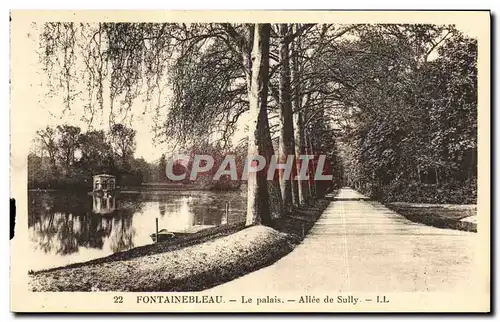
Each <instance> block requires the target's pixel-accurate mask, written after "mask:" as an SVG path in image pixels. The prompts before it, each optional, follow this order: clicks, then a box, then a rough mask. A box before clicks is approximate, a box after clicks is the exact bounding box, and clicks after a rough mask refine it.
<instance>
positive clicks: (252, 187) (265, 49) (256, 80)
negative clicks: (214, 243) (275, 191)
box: [246, 24, 271, 226]
mask: <svg viewBox="0 0 500 322" xmlns="http://www.w3.org/2000/svg"><path fill="white" fill-rule="evenodd" d="M270 28H271V26H270V25H269V24H255V31H254V37H253V49H252V67H251V77H250V84H247V85H249V86H248V88H249V92H248V100H249V116H250V122H249V123H248V130H249V132H248V155H249V156H254V155H257V154H259V153H261V152H265V149H264V148H265V147H264V144H263V137H264V133H263V132H264V131H265V124H263V123H265V120H267V110H266V111H265V120H263V118H264V115H263V112H262V108H263V107H266V104H267V91H268V83H267V82H268V76H269V37H270ZM259 123H260V126H258V125H259ZM267 125H268V124H267ZM267 127H268V126H267ZM267 131H268V129H267ZM247 184H248V198H247V216H246V225H247V226H249V225H253V224H260V223H262V224H265V225H268V224H269V223H270V222H271V214H270V207H269V193H268V190H267V189H268V187H267V173H266V172H265V171H259V172H257V173H255V172H250V173H249V175H248V181H247Z"/></svg>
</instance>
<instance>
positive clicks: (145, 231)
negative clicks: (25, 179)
mask: <svg viewBox="0 0 500 322" xmlns="http://www.w3.org/2000/svg"><path fill="white" fill-rule="evenodd" d="M28 198H29V206H28V226H29V238H30V249H31V250H32V252H33V253H32V254H29V256H27V257H29V258H28V260H29V261H30V267H31V269H33V270H38V269H44V268H50V267H57V266H61V265H67V264H70V263H77V262H82V261H87V260H90V259H94V258H98V257H102V256H107V255H110V254H112V253H116V252H120V251H124V250H127V249H130V248H133V247H137V246H143V245H147V244H151V243H152V240H151V237H150V235H151V234H152V233H154V232H155V229H156V223H155V218H158V222H159V229H163V228H165V229H167V230H169V231H172V232H188V233H194V232H196V231H199V230H201V229H204V228H208V227H213V226H219V225H224V224H227V223H233V222H238V221H243V220H244V218H245V207H246V194H245V193H242V192H210V191H172V192H168V193H162V194H150V193H148V194H137V195H118V196H117V197H111V198H102V197H94V196H90V195H87V194H86V193H74V192H73V193H67V192H29V194H28ZM226 202H229V213H228V215H227V216H226V215H225V210H224V209H225V204H226Z"/></svg>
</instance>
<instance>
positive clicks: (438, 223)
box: [386, 203, 477, 232]
mask: <svg viewBox="0 0 500 322" xmlns="http://www.w3.org/2000/svg"><path fill="white" fill-rule="evenodd" d="M386 206H387V207H388V208H389V209H391V210H394V211H396V212H397V213H398V214H400V215H402V216H404V217H405V218H407V219H408V220H411V221H413V222H417V223H422V224H425V225H428V226H433V227H436V228H444V229H456V230H463V231H469V232H477V224H476V223H473V222H468V221H462V220H461V219H463V218H467V217H470V216H473V215H475V213H476V208H475V206H473V205H471V206H469V205H433V204H412V203H388V204H386Z"/></svg>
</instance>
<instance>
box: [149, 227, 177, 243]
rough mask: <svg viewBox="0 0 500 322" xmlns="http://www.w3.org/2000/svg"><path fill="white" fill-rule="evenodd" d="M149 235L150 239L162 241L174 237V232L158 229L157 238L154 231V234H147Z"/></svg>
mask: <svg viewBox="0 0 500 322" xmlns="http://www.w3.org/2000/svg"><path fill="white" fill-rule="evenodd" d="M149 236H150V237H151V239H152V240H153V242H155V243H156V242H157V241H158V242H162V241H166V240H170V239H173V238H175V234H174V233H171V232H169V231H168V230H166V229H162V230H160V231H158V238H157V237H156V233H154V234H151V235H149Z"/></svg>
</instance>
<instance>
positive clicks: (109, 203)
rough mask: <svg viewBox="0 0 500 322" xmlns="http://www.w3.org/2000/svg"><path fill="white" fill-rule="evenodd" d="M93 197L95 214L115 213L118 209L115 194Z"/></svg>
mask: <svg viewBox="0 0 500 322" xmlns="http://www.w3.org/2000/svg"><path fill="white" fill-rule="evenodd" d="M92 199H93V209H92V211H93V212H94V213H95V214H100V215H109V214H111V213H113V212H114V211H115V209H116V197H114V196H106V197H100V196H92Z"/></svg>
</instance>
